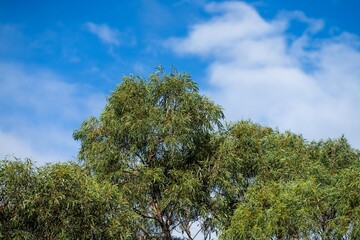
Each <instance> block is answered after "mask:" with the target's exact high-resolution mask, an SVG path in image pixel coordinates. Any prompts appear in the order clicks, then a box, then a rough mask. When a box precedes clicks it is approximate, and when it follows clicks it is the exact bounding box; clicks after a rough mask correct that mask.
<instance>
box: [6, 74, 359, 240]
mask: <svg viewBox="0 0 360 240" xmlns="http://www.w3.org/2000/svg"><path fill="white" fill-rule="evenodd" d="M223 118H224V116H223V113H222V109H221V107H220V106H218V105H216V104H214V103H213V102H212V101H211V100H209V99H208V98H206V97H204V96H202V95H200V94H199V92H198V89H197V86H196V84H195V83H194V82H193V81H192V80H191V78H190V76H189V75H188V74H185V73H178V72H177V71H175V70H173V71H172V72H171V73H170V74H166V73H164V71H163V70H162V69H159V71H157V72H156V73H154V74H151V75H150V76H149V78H147V79H143V78H141V77H138V76H133V75H130V76H129V77H124V79H123V81H122V82H121V83H120V84H119V85H118V87H117V88H116V90H115V91H114V92H113V93H112V94H111V96H110V97H109V99H108V104H107V105H106V107H105V109H104V111H103V113H102V114H101V116H100V118H99V119H97V118H93V117H92V118H89V119H88V120H86V121H84V123H83V124H82V126H81V128H80V129H78V130H76V131H75V132H74V138H75V139H76V140H79V141H80V142H81V149H80V152H79V160H80V166H79V165H77V164H73V163H66V164H55V165H48V166H45V167H40V168H36V167H34V166H33V165H32V163H31V162H28V161H27V162H19V161H15V162H8V161H3V162H2V163H1V167H0V172H1V175H0V190H1V199H0V213H1V214H0V234H2V235H1V236H0V238H1V237H4V236H10V238H18V239H23V238H26V239H164V240H170V239H189V240H191V239H195V238H196V239H198V237H199V236H200V235H201V236H202V238H203V239H211V238H213V237H214V236H215V235H217V236H218V237H219V238H221V239H358V238H360V230H359V229H360V220H359V219H360V197H359V194H358V193H359V192H360V171H359V170H360V168H359V167H360V165H359V164H360V153H359V151H358V150H355V149H353V148H351V146H350V145H349V144H348V143H347V141H346V139H345V138H344V137H341V138H339V139H336V140H327V141H320V142H307V141H306V140H305V139H303V137H302V136H299V135H296V134H293V133H291V132H285V133H280V132H279V131H277V130H274V129H271V128H268V127H263V126H260V125H258V124H255V123H252V122H250V121H240V122H235V123H230V124H224V125H225V126H224V125H223V123H224V121H223Z"/></svg>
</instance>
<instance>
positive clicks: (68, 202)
mask: <svg viewBox="0 0 360 240" xmlns="http://www.w3.org/2000/svg"><path fill="white" fill-rule="evenodd" d="M0 186H1V199H0V210H1V214H0V238H1V239H3V238H5V237H6V238H7V239H109V238H116V239H125V238H126V237H127V236H128V235H129V231H130V230H129V229H128V228H127V225H128V224H126V225H125V223H126V222H130V218H129V215H128V214H127V212H126V208H125V207H124V206H125V204H122V203H123V200H122V196H121V194H120V193H119V191H118V189H117V187H116V186H113V185H112V184H110V183H108V182H105V181H97V180H96V179H94V178H92V177H90V176H89V175H88V174H86V172H85V171H84V170H83V169H81V168H80V167H79V166H77V165H75V164H71V163H67V164H54V165H48V166H44V167H40V168H37V167H34V165H33V164H32V163H31V161H29V160H27V161H25V162H21V161H6V160H5V161H1V163H0ZM125 226H126V227H125Z"/></svg>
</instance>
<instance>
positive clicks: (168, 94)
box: [74, 69, 223, 239]
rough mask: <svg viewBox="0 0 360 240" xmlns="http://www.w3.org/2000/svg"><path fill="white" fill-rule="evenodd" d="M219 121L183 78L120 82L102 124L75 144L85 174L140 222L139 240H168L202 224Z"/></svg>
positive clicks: (87, 126)
mask: <svg viewBox="0 0 360 240" xmlns="http://www.w3.org/2000/svg"><path fill="white" fill-rule="evenodd" d="M222 118H223V113H222V110H221V108H220V107H219V106H217V105H215V104H213V103H212V102H211V101H210V100H209V99H208V98H206V97H204V96H202V95H200V94H199V92H198V89H197V86H196V84H195V83H194V82H193V81H192V80H191V79H190V76H189V75H188V74H183V73H178V72H176V71H175V70H173V71H172V72H171V73H170V74H166V73H164V72H163V71H162V69H159V71H157V72H156V73H154V74H151V75H150V77H149V79H142V78H141V77H138V76H132V75H131V76H129V77H124V78H123V81H122V83H121V84H119V86H118V87H117V88H116V90H115V91H114V92H113V93H112V94H111V96H110V97H109V99H108V104H107V105H106V107H105V110H104V112H103V113H102V114H101V117H100V119H95V118H90V119H89V120H87V121H85V122H84V123H83V125H82V127H81V128H80V129H79V130H78V131H76V132H75V133H74V138H75V139H77V140H80V141H81V150H80V153H79V158H80V159H81V160H82V161H83V162H84V164H85V166H86V167H87V168H88V169H90V170H91V171H92V172H93V173H95V174H96V175H98V176H101V177H102V178H104V179H108V180H110V181H111V182H113V183H114V184H117V185H118V186H119V189H120V190H121V191H122V192H123V193H124V196H126V197H127V201H129V202H131V204H132V206H133V210H134V212H135V213H137V214H138V216H140V217H141V218H142V219H141V221H139V222H138V224H137V227H138V229H139V230H138V232H137V233H136V237H137V238H146V237H147V238H149V237H155V238H160V237H162V238H164V239H170V237H171V235H172V232H173V231H174V230H175V229H176V228H177V229H178V230H180V231H183V232H184V234H185V233H186V234H188V235H189V236H190V235H191V233H190V225H191V224H192V223H194V222H195V221H200V220H201V219H203V220H206V219H207V212H205V211H204V206H203V205H202V204H201V203H203V202H204V201H206V198H207V197H208V192H207V181H208V180H207V179H208V178H209V173H208V172H207V169H206V167H205V166H206V164H207V161H208V160H209V159H210V158H211V156H212V155H213V152H214V150H215V146H213V145H212V133H213V131H214V129H215V128H217V127H221V122H220V121H221V119H222ZM203 227H204V228H203V230H204V231H205V230H206V229H205V225H203Z"/></svg>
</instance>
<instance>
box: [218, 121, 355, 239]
mask: <svg viewBox="0 0 360 240" xmlns="http://www.w3.org/2000/svg"><path fill="white" fill-rule="evenodd" d="M250 126H252V127H254V126H256V125H254V124H249V123H244V122H242V123H238V124H235V125H234V126H233V135H235V136H237V137H235V139H234V141H235V142H237V143H239V142H240V143H241V144H240V145H241V146H244V141H243V136H244V135H243V134H242V133H243V132H246V130H245V129H247V128H249V127H250ZM244 128H245V129H244ZM258 130H259V131H257V132H259V133H261V132H264V130H265V129H264V128H261V127H260V126H258ZM261 130H262V131H261ZM255 132H256V131H254V133H255ZM267 133H268V134H260V135H259V134H253V135H252V137H251V141H252V142H253V143H254V142H256V143H255V145H256V146H257V147H255V148H247V149H248V150H249V149H254V150H255V151H252V154H255V155H253V156H251V155H249V156H251V157H250V159H249V158H248V159H247V160H246V161H245V162H242V161H241V160H240V161H239V160H237V163H238V164H240V167H241V166H243V165H245V166H247V167H250V168H251V169H252V170H250V172H253V173H254V174H253V175H252V176H250V179H249V180H251V184H250V185H248V186H249V187H248V189H247V191H246V193H245V195H244V197H243V200H242V201H239V202H238V204H237V207H236V210H235V212H234V213H233V215H232V217H231V224H230V226H229V227H228V228H227V229H226V230H225V234H223V236H222V237H223V239H357V238H359V236H360V232H359V229H360V225H359V224H360V221H359V217H360V197H359V194H358V193H359V192H360V168H359V167H360V161H359V160H360V153H359V151H357V150H354V149H352V148H351V147H350V146H349V144H348V143H347V141H346V139H345V138H344V137H341V138H339V139H336V140H327V141H320V142H310V143H309V142H307V141H305V140H304V139H303V138H302V137H301V136H299V135H295V134H292V133H290V132H286V133H279V132H278V131H268V132H267ZM256 136H260V137H259V138H258V137H256ZM245 137H246V136H245ZM259 150H260V151H259ZM232 151H235V153H234V154H235V155H236V156H241V154H240V153H239V152H236V151H237V150H236V148H233V149H232ZM241 152H246V151H244V150H242V151H241ZM259 153H260V154H259ZM238 169H240V168H238ZM246 172H249V171H246ZM246 172H245V173H246ZM247 177H249V176H247Z"/></svg>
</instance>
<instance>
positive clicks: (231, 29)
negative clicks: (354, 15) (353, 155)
mask: <svg viewBox="0 0 360 240" xmlns="http://www.w3.org/2000/svg"><path fill="white" fill-rule="evenodd" d="M207 11H208V12H209V13H211V14H212V17H211V19H210V20H207V21H204V22H202V23H198V24H194V25H192V26H190V30H189V33H188V35H187V36H186V37H184V38H172V39H169V40H168V41H167V43H166V44H167V45H168V46H170V47H171V48H172V49H173V50H174V51H175V52H176V53H178V54H181V55H186V54H187V55H194V56H199V57H202V58H204V59H207V60H209V65H208V68H207V75H208V76H207V78H208V81H209V83H210V86H211V89H209V90H208V92H207V94H209V95H211V96H212V97H213V98H214V100H215V102H217V103H219V104H221V105H222V106H223V107H224V108H225V112H226V116H227V118H228V120H239V119H248V118H250V119H252V120H254V121H257V122H260V123H262V124H267V125H270V126H272V127H276V126H277V127H279V129H280V130H286V129H290V130H292V131H294V132H297V133H302V134H303V135H304V136H305V137H306V138H308V139H320V138H324V139H326V138H328V137H331V138H334V137H339V136H340V135H341V134H345V136H346V137H347V138H348V139H349V140H350V142H351V143H352V144H353V146H355V147H357V148H360V124H359V121H360V108H359V107H358V103H359V102H360V94H359V92H360V80H359V79H360V51H359V44H360V41H359V39H358V37H357V36H354V35H351V34H348V33H343V34H341V35H339V36H336V37H329V38H322V39H316V38H315V36H314V34H316V33H317V32H319V31H320V30H322V28H323V25H324V23H323V21H322V20H317V19H311V18H309V17H306V16H305V14H303V13H301V12H286V13H280V14H279V15H278V16H277V17H276V18H275V19H273V20H265V19H264V18H262V17H261V16H260V15H259V14H258V12H257V11H256V9H254V8H253V7H251V6H250V5H247V4H245V3H242V2H224V3H212V4H209V5H208V6H207ZM292 21H300V22H302V23H304V24H306V25H307V28H306V29H305V30H304V32H303V34H301V35H300V36H295V35H294V34H293V35H290V34H289V33H288V32H287V29H288V27H290V26H291V23H292Z"/></svg>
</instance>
